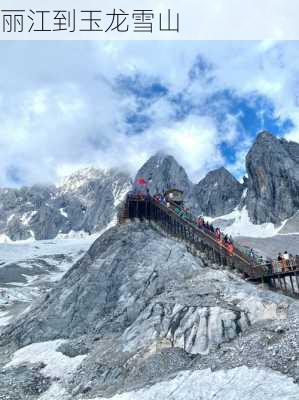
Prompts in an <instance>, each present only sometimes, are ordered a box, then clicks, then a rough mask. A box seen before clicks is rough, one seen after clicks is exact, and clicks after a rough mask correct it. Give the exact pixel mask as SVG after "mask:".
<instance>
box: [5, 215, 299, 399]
mask: <svg viewBox="0 0 299 400" xmlns="http://www.w3.org/2000/svg"><path fill="white" fill-rule="evenodd" d="M215 268H216V266H213V265H211V264H208V263H207V261H206V260H205V259H204V258H194V257H193V256H192V255H191V254H190V253H188V252H187V251H186V248H185V245H184V244H181V243H179V242H177V241H174V240H172V239H169V238H167V237H163V236H161V235H160V234H159V233H158V232H156V231H154V230H153V229H152V228H150V227H149V226H148V225H147V224H142V223H138V224H133V223H130V224H128V225H124V226H121V227H115V228H112V229H110V230H109V231H107V232H106V233H105V234H103V235H102V236H101V237H100V238H99V239H97V240H96V241H95V243H94V244H93V245H92V246H91V248H90V249H89V250H88V251H87V253H86V254H85V255H84V256H83V257H82V258H81V260H79V261H78V262H77V263H75V264H74V266H73V267H72V268H71V269H70V270H69V272H67V273H66V275H65V276H64V277H63V278H62V280H61V281H60V282H59V283H58V284H57V285H56V287H55V288H54V289H53V290H52V291H51V292H50V293H48V294H47V295H46V296H45V297H43V298H41V299H40V300H39V301H38V302H37V303H36V304H35V305H34V306H33V307H32V308H31V310H30V311H28V313H27V314H24V315H22V316H20V318H19V319H18V320H17V321H16V322H14V323H13V324H12V325H10V326H8V327H6V328H3V329H2V332H1V333H0V346H1V347H0V364H1V365H2V369H1V370H0V382H1V385H0V398H4V399H8V400H12V399H20V398H21V399H28V400H33V399H39V400H49V399H51V400H70V399H102V398H109V397H111V396H113V397H112V398H113V399H114V400H128V399H130V400H131V399H135V398H136V399H137V398H138V399H141V400H150V399H154V398H155V399H158V400H162V399H163V400H164V399H165V398H169V399H184V400H193V399H195V398H196V399H197V398H198V396H199V393H200V395H201V396H202V398H205V399H212V398H213V399H223V398H225V399H239V398H240V397H242V398H244V399H249V398H250V399H253V400H258V399H260V398H265V399H270V398H271V399H279V398H283V399H285V400H288V399H290V400H291V399H296V398H297V397H298V393H299V387H298V385H297V384H295V383H294V382H293V379H295V381H296V380H297V379H299V369H298V366H297V360H298V355H299V346H298V343H299V342H298V339H299V312H298V307H297V301H296V300H292V299H290V298H287V297H284V296H283V295H280V294H278V293H273V292H270V291H269V290H266V289H263V288H262V287H257V286H254V285H253V284H251V283H248V282H245V281H243V280H242V279H241V278H239V277H238V276H236V275H233V274H232V273H231V272H229V271H224V270H221V269H215ZM183 382H184V383H183ZM117 393H119V394H117ZM1 396H2V397H1ZM296 396H297V397H296Z"/></svg>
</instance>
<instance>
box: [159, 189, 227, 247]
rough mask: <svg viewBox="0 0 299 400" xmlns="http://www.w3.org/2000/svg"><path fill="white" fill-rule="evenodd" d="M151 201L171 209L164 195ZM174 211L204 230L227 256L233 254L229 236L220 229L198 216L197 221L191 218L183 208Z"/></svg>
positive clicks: (176, 208) (186, 209)
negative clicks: (223, 248)
mask: <svg viewBox="0 0 299 400" xmlns="http://www.w3.org/2000/svg"><path fill="white" fill-rule="evenodd" d="M153 199H154V200H155V201H157V202H159V203H160V204H162V205H165V206H166V207H168V208H170V207H173V206H172V205H171V204H170V203H169V202H168V201H167V199H166V197H165V196H164V195H162V194H161V193H157V194H155V195H154V196H153ZM173 208H174V211H175V212H176V214H177V215H178V216H179V217H180V218H182V219H185V220H187V221H189V222H191V223H193V224H195V225H197V226H198V227H199V228H200V229H202V230H204V231H205V232H206V233H208V234H209V235H210V236H212V237H213V239H215V240H216V241H217V242H218V243H219V245H221V246H223V247H225V248H226V250H227V251H228V253H229V254H233V252H234V244H233V239H232V237H231V236H228V235H227V234H224V233H222V232H221V230H220V228H218V227H216V228H215V227H214V226H213V224H211V223H209V222H208V221H205V219H204V218H203V217H202V216H199V217H198V218H197V219H195V218H194V217H193V215H192V214H191V212H190V210H189V209H188V208H186V207H184V206H182V207H178V206H175V207H173Z"/></svg>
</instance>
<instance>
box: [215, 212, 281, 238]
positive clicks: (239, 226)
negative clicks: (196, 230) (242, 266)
mask: <svg viewBox="0 0 299 400" xmlns="http://www.w3.org/2000/svg"><path fill="white" fill-rule="evenodd" d="M217 219H221V220H234V222H233V224H232V225H230V226H228V227H226V228H224V229H223V231H224V232H225V233H227V234H228V235H231V236H233V237H236V236H247V237H260V238H267V237H273V236H276V235H277V234H278V232H279V230H280V229H281V228H282V227H283V226H284V225H285V224H286V222H287V220H286V221H284V222H283V223H282V224H281V225H280V226H278V227H276V226H275V225H274V224H273V223H264V224H260V225H256V224H253V223H252V222H251V220H250V218H249V215H248V211H247V209H246V207H243V208H242V209H241V210H240V209H238V208H235V209H234V210H233V211H232V212H231V213H230V214H226V215H223V216H221V217H217V218H207V220H209V221H210V222H214V221H215V220H217Z"/></svg>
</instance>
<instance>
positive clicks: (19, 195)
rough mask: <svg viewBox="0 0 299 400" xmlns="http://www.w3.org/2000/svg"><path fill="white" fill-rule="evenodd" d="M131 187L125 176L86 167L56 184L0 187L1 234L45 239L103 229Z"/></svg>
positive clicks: (14, 238) (115, 172)
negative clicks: (75, 232) (57, 185)
mask: <svg viewBox="0 0 299 400" xmlns="http://www.w3.org/2000/svg"><path fill="white" fill-rule="evenodd" d="M130 187H131V181H130V178H129V176H128V175H126V174H124V173H122V172H119V171H116V170H109V171H101V170H96V169H85V170H81V171H78V172H77V173H75V174H73V175H71V176H70V177H69V178H68V179H66V180H65V182H64V183H63V184H62V185H61V186H59V187H55V186H37V185H35V186H32V187H28V188H27V187H24V188H21V189H0V236H2V241H3V240H4V239H5V238H8V239H10V240H25V239H29V238H35V239H37V240H45V239H52V238H55V237H56V236H57V235H59V234H62V235H64V234H69V233H70V232H72V231H83V232H86V233H91V232H95V231H100V230H101V229H103V228H105V227H106V226H107V225H108V224H109V223H110V222H111V221H112V220H113V218H115V216H116V213H117V209H118V206H119V204H120V203H121V201H122V199H123V198H124V196H125V194H126V192H127V191H128V190H129V189H130Z"/></svg>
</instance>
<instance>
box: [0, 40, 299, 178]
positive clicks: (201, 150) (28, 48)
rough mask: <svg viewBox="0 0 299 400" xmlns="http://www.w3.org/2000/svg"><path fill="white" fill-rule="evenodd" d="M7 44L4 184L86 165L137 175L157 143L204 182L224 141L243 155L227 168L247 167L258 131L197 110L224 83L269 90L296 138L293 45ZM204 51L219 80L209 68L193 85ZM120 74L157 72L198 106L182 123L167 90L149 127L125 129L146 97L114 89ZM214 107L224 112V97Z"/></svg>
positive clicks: (297, 60)
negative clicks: (135, 132)
mask: <svg viewBox="0 0 299 400" xmlns="http://www.w3.org/2000/svg"><path fill="white" fill-rule="evenodd" d="M0 46H1V57H2V59H3V60H5V62H2V63H1V65H0V122H1V124H0V186H3V185H11V184H13V180H12V177H11V175H19V177H20V178H21V180H22V181H23V182H25V183H26V184H31V183H34V182H40V181H55V180H57V179H58V177H59V176H60V175H61V174H62V173H64V172H65V171H68V172H70V171H73V170H74V169H76V168H77V167H78V166H80V167H81V166H87V165H95V166H100V167H110V166H121V167H122V168H127V169H129V170H130V171H131V172H134V171H135V170H136V169H137V168H138V167H139V166H140V165H141V164H142V162H144V161H145V160H146V159H147V158H148V157H149V156H150V155H152V154H153V153H154V152H155V151H158V150H160V149H165V150H167V151H169V152H171V153H172V154H173V155H174V156H176V157H177V159H178V160H179V161H180V162H181V163H182V164H183V165H184V166H185V167H186V168H187V170H188V172H189V173H190V174H191V176H192V177H193V179H195V180H197V179H198V178H200V177H201V176H202V175H203V174H204V173H205V172H207V171H208V170H209V169H211V168H214V167H218V166H219V165H221V164H223V163H225V160H224V159H223V157H222V155H221V152H220V150H219V144H220V143H221V142H223V141H225V142H226V143H227V144H229V145H230V146H236V147H237V154H236V162H235V163H234V164H233V165H230V164H229V165H228V167H229V168H230V169H231V170H232V171H234V172H236V173H237V174H240V173H241V171H242V168H243V166H244V155H245V152H246V151H247V149H248V147H249V143H250V140H252V138H251V139H248V138H247V136H246V135H244V132H240V129H239V126H238V115H236V114H234V115H233V114H230V113H227V115H226V116H225V117H224V118H223V120H222V121H221V128H222V129H221V134H219V132H218V128H217V126H218V125H217V121H216V120H215V119H214V118H213V117H212V116H210V117H206V116H203V115H202V116H201V115H199V112H198V109H199V107H200V104H201V103H202V102H204V101H205V99H206V98H207V96H209V95H210V94H213V93H215V92H217V91H218V90H223V89H228V90H232V91H234V92H235V93H236V94H237V95H240V96H247V98H250V95H252V94H253V93H259V94H262V95H266V96H268V97H269V99H270V100H271V101H272V102H273V104H274V107H275V109H274V111H275V115H276V116H278V117H283V118H286V117H288V118H291V119H292V121H293V123H294V124H295V128H294V129H293V131H292V132H290V133H289V135H288V137H289V138H293V140H298V141H299V134H298V132H299V109H298V102H299V100H298V98H299V92H298V88H299V80H298V78H297V76H298V72H299V56H298V46H299V44H298V43H296V42H293V43H288V42H284V43H281V42H239V43H238V42H219V43H214V42H173V41H172V42H132V41H131V42H54V43H52V42H32V41H31V42H21V43H18V42H10V43H5V42H1V45H0ZM198 54H201V55H202V56H203V57H204V58H205V59H206V60H207V61H208V62H209V63H211V65H212V66H213V71H212V72H211V73H210V74H209V78H211V77H212V76H213V77H214V79H213V80H211V79H206V78H205V77H204V74H203V76H202V78H200V79H197V80H195V81H193V82H190V80H189V77H188V74H189V71H190V68H191V67H192V65H193V63H194V61H195V60H196V57H197V56H198ZM20 60H22V63H20ZM120 74H123V75H126V76H131V77H132V78H134V76H135V75H136V74H141V76H144V79H148V80H151V79H156V80H158V81H159V82H161V83H162V84H164V85H166V86H167V87H168V88H169V91H170V93H171V94H172V95H173V96H174V95H176V94H178V93H183V95H184V96H185V97H186V99H187V100H188V101H190V102H191V103H192V104H193V107H194V109H193V110H191V111H190V115H189V116H188V117H187V118H186V119H185V120H182V121H179V122H176V121H175V119H174V115H175V111H177V110H176V108H175V107H178V106H177V105H176V106H174V104H172V103H171V102H170V101H169V99H167V98H164V97H161V98H160V99H159V100H157V101H155V102H152V103H151V102H148V103H146V105H143V108H144V109H143V110H142V113H143V115H145V116H146V117H147V118H150V119H151V120H152V125H151V126H150V128H149V129H147V130H145V131H144V132H143V133H142V134H138V135H126V133H125V132H126V129H127V122H126V116H127V113H128V112H135V111H136V110H138V108H140V103H139V102H138V101H136V98H135V97H134V96H133V95H130V94H124V93H120V92H119V91H118V90H117V89H118V87H117V82H116V77H118V76H119V75H120ZM214 106H215V108H216V109H218V110H221V109H222V108H224V107H225V104H223V103H221V102H220V101H219V103H217V104H214ZM257 111H258V110H257ZM261 111H262V110H261ZM252 133H254V132H250V134H252ZM247 140H249V142H248V141H247ZM7 171H10V174H7ZM9 175H10V176H9Z"/></svg>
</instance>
